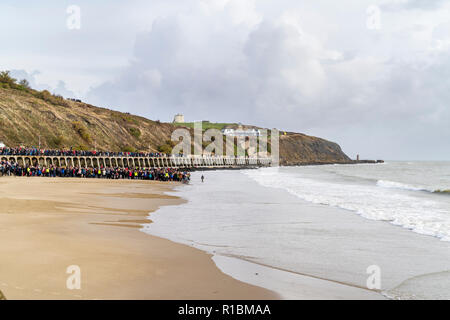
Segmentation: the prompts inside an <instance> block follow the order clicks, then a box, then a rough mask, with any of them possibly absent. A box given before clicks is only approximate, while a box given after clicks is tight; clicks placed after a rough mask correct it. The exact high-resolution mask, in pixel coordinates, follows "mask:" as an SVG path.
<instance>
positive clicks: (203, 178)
mask: <svg viewBox="0 0 450 320" xmlns="http://www.w3.org/2000/svg"><path fill="white" fill-rule="evenodd" d="M203 180H205V177H204V176H203V175H202V183H203Z"/></svg>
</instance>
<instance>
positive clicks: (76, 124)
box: [72, 121, 91, 143]
mask: <svg viewBox="0 0 450 320" xmlns="http://www.w3.org/2000/svg"><path fill="white" fill-rule="evenodd" d="M72 127H73V129H74V130H75V131H76V132H77V133H78V135H79V136H80V137H81V139H83V140H84V141H86V142H88V143H90V142H91V135H90V134H89V131H88V129H87V128H86V127H85V126H84V125H83V124H82V123H81V122H80V121H73V122H72Z"/></svg>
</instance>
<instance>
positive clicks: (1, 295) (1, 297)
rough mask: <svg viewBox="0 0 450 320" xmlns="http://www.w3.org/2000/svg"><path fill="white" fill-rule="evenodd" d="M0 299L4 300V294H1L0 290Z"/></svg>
mask: <svg viewBox="0 0 450 320" xmlns="http://www.w3.org/2000/svg"><path fill="white" fill-rule="evenodd" d="M0 300H6V298H5V296H4V295H3V293H2V292H1V291H0Z"/></svg>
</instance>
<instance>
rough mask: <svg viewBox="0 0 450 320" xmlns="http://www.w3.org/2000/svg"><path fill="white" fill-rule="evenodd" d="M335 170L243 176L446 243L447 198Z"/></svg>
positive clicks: (276, 171) (272, 171)
mask: <svg viewBox="0 0 450 320" xmlns="http://www.w3.org/2000/svg"><path fill="white" fill-rule="evenodd" d="M330 167H331V166H330ZM336 168H337V167H336V166H333V171H329V170H327V168H322V167H304V168H302V167H298V168H279V169H278V168H268V169H263V170H258V171H255V170H253V171H247V172H246V174H247V175H248V176H249V177H251V178H252V179H254V180H255V181H257V182H258V183H260V184H261V185H263V186H266V187H276V188H281V189H284V190H286V191H288V192H289V193H291V194H293V195H295V196H297V197H299V198H301V199H303V200H306V201H309V202H312V203H316V204H322V205H328V206H334V207H339V208H343V209H347V210H351V211H354V212H356V213H358V214H360V215H361V216H363V217H365V218H367V219H373V220H382V221H389V222H391V223H393V224H395V225H399V226H402V227H404V228H407V229H410V230H412V231H414V232H417V233H420V234H424V235H430V236H435V237H438V238H440V239H442V240H444V241H450V203H449V201H448V199H447V198H445V199H444V197H436V196H435V195H433V194H423V195H421V194H416V193H413V192H408V191H430V192H432V191H431V189H430V190H428V189H427V188H425V187H420V186H415V185H412V184H406V183H401V182H394V181H389V180H374V181H377V182H376V184H372V183H370V182H368V179H369V176H370V174H367V173H366V175H365V176H364V180H363V179H360V178H361V176H359V175H357V176H356V177H354V178H353V179H350V178H349V177H348V175H347V174H348V172H347V169H348V168H345V169H344V170H345V172H342V174H341V175H336V170H338V169H336ZM368 168H370V167H368ZM369 170H370V169H369ZM330 172H332V174H330ZM342 176H345V179H342V178H341V177H342ZM374 176H376V175H374ZM380 187H381V188H380ZM395 189H397V190H395ZM403 191H405V192H403Z"/></svg>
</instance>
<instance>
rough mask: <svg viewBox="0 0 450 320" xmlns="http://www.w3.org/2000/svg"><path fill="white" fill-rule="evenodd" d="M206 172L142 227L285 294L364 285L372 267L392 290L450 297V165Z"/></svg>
mask: <svg viewBox="0 0 450 320" xmlns="http://www.w3.org/2000/svg"><path fill="white" fill-rule="evenodd" d="M201 174H202V173H201V172H195V173H194V174H193V175H192V181H191V184H190V185H183V186H179V187H177V190H176V192H175V193H174V194H176V195H178V196H181V197H183V198H185V199H187V200H188V202H187V203H185V204H183V205H180V206H177V207H176V208H175V207H162V208H161V209H159V210H158V211H157V212H155V213H152V214H151V220H152V221H153V223H151V224H148V225H145V226H144V228H143V231H144V232H147V233H150V234H153V235H157V236H161V237H165V238H167V239H170V240H173V241H177V242H180V243H185V244H189V245H192V246H195V247H197V248H199V249H202V250H204V251H207V252H209V253H211V254H213V255H214V261H215V262H216V264H217V265H218V267H219V268H220V269H222V271H224V272H226V273H229V274H230V275H232V276H233V277H235V278H237V279H239V280H242V281H246V282H249V283H253V284H256V285H260V286H264V287H267V288H269V289H272V290H275V291H277V292H278V293H280V294H281V295H282V296H283V297H286V298H301V297H305V294H306V295H307V296H308V294H313V293H314V292H313V291H310V292H305V291H304V288H305V286H307V285H311V288H313V287H316V289H317V288H320V287H321V286H322V285H323V284H322V283H320V281H329V282H330V283H333V284H343V285H348V286H351V287H355V288H363V289H364V287H365V285H366V279H367V273H366V270H367V267H369V266H370V265H377V266H379V267H380V268H381V270H382V277H383V279H382V280H383V281H382V288H380V289H381V290H382V292H383V293H384V294H385V295H386V296H389V297H393V298H444V299H445V298H449V297H450V289H449V287H448V286H447V285H445V284H446V283H447V284H448V283H450V282H449V280H450V276H449V272H448V270H450V242H448V241H449V240H450V195H449V194H448V193H447V192H445V191H446V190H448V189H450V163H444V162H435V163H431V162H429V163H426V162H389V163H385V164H377V165H325V166H304V167H282V168H263V169H257V170H242V171H214V172H209V171H208V172H204V173H203V174H204V175H205V177H206V179H205V182H204V183H202V182H201V179H200V175H201ZM236 258H237V259H239V261H241V262H238V261H237V260H235V263H232V259H236ZM230 259H231V260H230ZM243 261H245V262H246V263H243ZM248 263H250V264H248ZM251 264H258V267H254V268H252V267H251ZM261 268H263V269H261ZM264 268H272V270H277V272H268V271H267V270H266V272H265V271H264ZM302 277H309V278H308V279H310V280H311V279H315V281H316V282H311V283H310V282H305V281H304V280H305V278H302ZM324 288H325V287H324ZM329 289H330V287H326V289H324V291H327V290H329ZM336 290H337V291H336V294H335V295H331V296H330V298H339V297H341V295H340V294H339V292H338V291H339V290H338V288H336ZM311 297H312V298H314V297H316V296H314V295H312V296H311ZM317 297H321V293H320V292H318V293H317ZM342 297H344V298H345V297H348V296H346V295H344V296H342Z"/></svg>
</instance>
